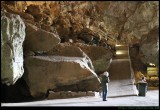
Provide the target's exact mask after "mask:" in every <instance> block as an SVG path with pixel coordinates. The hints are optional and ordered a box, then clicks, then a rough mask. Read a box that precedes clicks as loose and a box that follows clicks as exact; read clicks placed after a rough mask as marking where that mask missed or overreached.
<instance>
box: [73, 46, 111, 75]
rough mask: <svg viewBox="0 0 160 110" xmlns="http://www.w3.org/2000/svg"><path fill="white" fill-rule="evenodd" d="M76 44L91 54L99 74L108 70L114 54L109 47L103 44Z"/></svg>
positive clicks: (90, 56)
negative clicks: (102, 45)
mask: <svg viewBox="0 0 160 110" xmlns="http://www.w3.org/2000/svg"><path fill="white" fill-rule="evenodd" d="M76 45H77V46H78V47H80V48H81V49H82V50H83V51H84V52H85V53H86V54H87V55H88V56H89V58H90V59H91V61H92V63H93V66H94V68H95V72H96V73H97V74H101V73H102V72H104V71H107V69H108V67H109V66H110V63H111V61H112V55H113V54H112V52H111V51H110V50H109V49H107V48H105V47H101V46H88V45H80V44H76Z"/></svg>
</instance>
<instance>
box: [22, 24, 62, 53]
mask: <svg viewBox="0 0 160 110" xmlns="http://www.w3.org/2000/svg"><path fill="white" fill-rule="evenodd" d="M59 42H60V38H59V36H58V35H57V34H54V33H50V32H47V31H45V30H42V29H39V28H37V27H36V26H34V25H32V24H29V23H26V38H25V42H24V48H25V49H28V50H31V51H49V50H51V49H52V48H53V47H54V46H55V45H57V44H58V43H59Z"/></svg>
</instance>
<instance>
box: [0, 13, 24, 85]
mask: <svg viewBox="0 0 160 110" xmlns="http://www.w3.org/2000/svg"><path fill="white" fill-rule="evenodd" d="M25 35H26V33H25V24H24V22H23V20H22V19H21V18H20V16H19V15H15V14H11V13H8V12H6V11H1V53H2V55H1V64H2V68H1V69H2V71H1V81H2V83H5V84H6V85H8V86H9V85H13V84H14V83H15V82H16V81H17V80H18V79H19V78H21V77H22V75H23V73H24V69H23V60H24V59H23V47H22V44H23V41H24V39H25Z"/></svg>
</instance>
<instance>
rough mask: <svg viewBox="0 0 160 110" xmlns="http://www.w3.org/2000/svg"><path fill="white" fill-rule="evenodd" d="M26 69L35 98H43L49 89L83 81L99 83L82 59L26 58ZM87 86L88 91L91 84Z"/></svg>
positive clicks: (27, 79)
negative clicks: (91, 80)
mask: <svg viewBox="0 0 160 110" xmlns="http://www.w3.org/2000/svg"><path fill="white" fill-rule="evenodd" d="M25 68H26V73H25V74H24V79H25V81H26V83H27V84H28V86H29V88H30V92H31V95H32V96H33V97H43V96H44V95H45V94H46V91H47V90H48V89H54V88H56V87H57V86H63V85H72V84H77V83H79V82H80V81H83V80H89V79H96V80H95V81H94V84H95V83H99V79H98V77H97V75H96V73H95V72H94V71H92V70H91V69H90V68H89V67H88V65H87V62H86V61H84V60H83V58H80V57H62V56H61V57H59V56H30V57H26V58H25ZM85 84H86V85H85V87H86V88H85V89H86V90H87V89H88V88H87V85H90V84H89V83H85ZM92 85H93V84H92Z"/></svg>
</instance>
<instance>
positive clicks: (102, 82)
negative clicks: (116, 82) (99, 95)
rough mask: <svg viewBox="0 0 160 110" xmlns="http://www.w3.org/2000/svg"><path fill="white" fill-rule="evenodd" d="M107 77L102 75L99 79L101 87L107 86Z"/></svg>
mask: <svg viewBox="0 0 160 110" xmlns="http://www.w3.org/2000/svg"><path fill="white" fill-rule="evenodd" d="M109 81H110V80H109V77H107V76H106V75H103V76H102V81H101V86H102V88H103V87H106V86H107V84H108V83H109Z"/></svg>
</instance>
